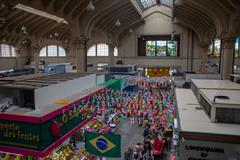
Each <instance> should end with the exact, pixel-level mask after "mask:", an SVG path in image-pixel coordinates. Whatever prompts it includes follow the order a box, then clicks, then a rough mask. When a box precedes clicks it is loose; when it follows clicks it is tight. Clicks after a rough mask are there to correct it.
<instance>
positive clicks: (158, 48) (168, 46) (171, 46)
mask: <svg viewBox="0 0 240 160" xmlns="http://www.w3.org/2000/svg"><path fill="white" fill-rule="evenodd" d="M146 56H159V57H165V56H170V57H176V56H177V41H171V40H159V41H146Z"/></svg>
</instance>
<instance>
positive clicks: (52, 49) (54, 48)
mask: <svg viewBox="0 0 240 160" xmlns="http://www.w3.org/2000/svg"><path fill="white" fill-rule="evenodd" d="M48 56H49V57H57V46H54V45H51V46H48Z"/></svg>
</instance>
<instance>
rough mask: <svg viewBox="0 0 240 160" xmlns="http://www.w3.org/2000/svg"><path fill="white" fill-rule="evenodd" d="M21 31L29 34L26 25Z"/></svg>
mask: <svg viewBox="0 0 240 160" xmlns="http://www.w3.org/2000/svg"><path fill="white" fill-rule="evenodd" d="M21 31H22V33H23V34H27V27H26V26H25V25H22V27H21Z"/></svg>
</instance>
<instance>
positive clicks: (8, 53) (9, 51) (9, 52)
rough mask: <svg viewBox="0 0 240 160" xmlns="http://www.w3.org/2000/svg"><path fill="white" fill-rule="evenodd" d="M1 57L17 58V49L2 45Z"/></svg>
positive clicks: (0, 48)
mask: <svg viewBox="0 0 240 160" xmlns="http://www.w3.org/2000/svg"><path fill="white" fill-rule="evenodd" d="M0 57H16V51H15V48H14V47H13V46H11V45H8V44H4V43H2V44H1V45H0Z"/></svg>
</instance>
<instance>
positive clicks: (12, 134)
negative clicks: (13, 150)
mask: <svg viewBox="0 0 240 160" xmlns="http://www.w3.org/2000/svg"><path fill="white" fill-rule="evenodd" d="M41 142H42V135H41V129H40V127H39V125H33V124H28V123H21V122H15V121H5V120H0V145H4V146H15V147H21V148H28V149H32V150H37V149H39V148H41Z"/></svg>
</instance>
